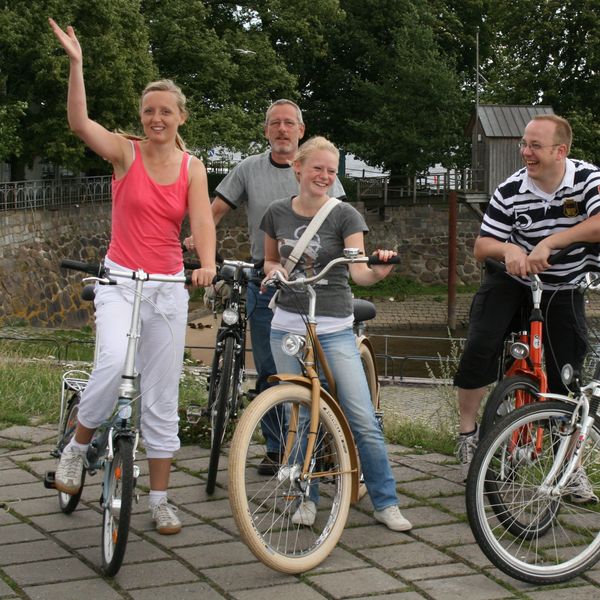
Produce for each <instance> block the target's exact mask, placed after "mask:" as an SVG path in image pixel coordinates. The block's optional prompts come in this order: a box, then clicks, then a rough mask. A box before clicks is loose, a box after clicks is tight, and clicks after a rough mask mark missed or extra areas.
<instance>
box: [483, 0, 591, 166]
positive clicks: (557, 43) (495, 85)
mask: <svg viewBox="0 0 600 600" xmlns="http://www.w3.org/2000/svg"><path fill="white" fill-rule="evenodd" d="M489 19H490V21H491V22H493V24H494V30H493V38H492V45H493V49H494V51H493V53H492V54H491V55H490V57H489V58H488V60H487V62H486V64H485V65H484V73H485V76H486V78H487V80H488V81H489V84H488V85H487V86H486V88H485V99H486V100H488V101H492V102H504V103H518V104H549V105H551V106H552V107H553V108H554V111H555V112H556V113H557V114H560V115H562V116H565V117H567V118H569V119H570V120H571V121H572V125H573V128H574V133H575V145H574V154H575V155H579V156H582V157H585V158H587V159H588V160H592V161H593V162H600V149H598V145H597V142H594V139H596V140H597V133H598V126H597V125H596V124H597V123H598V120H599V119H600V106H599V105H598V102H597V98H598V97H599V94H600V78H599V77H598V72H599V71H600V11H598V2H597V0H560V1H559V0H537V1H536V2H525V1H523V0H513V1H512V2H511V3H510V4H509V3H504V2H497V3H494V4H492V5H491V7H490V15H489ZM580 142H582V143H580Z"/></svg>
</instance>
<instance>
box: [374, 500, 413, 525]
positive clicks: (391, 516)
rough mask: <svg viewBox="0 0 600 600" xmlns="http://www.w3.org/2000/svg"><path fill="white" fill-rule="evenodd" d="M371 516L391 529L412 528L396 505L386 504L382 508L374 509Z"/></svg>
mask: <svg viewBox="0 0 600 600" xmlns="http://www.w3.org/2000/svg"><path fill="white" fill-rule="evenodd" d="M373 517H375V520H376V521H379V522H380V523H383V524H384V525H385V526H386V527H387V528H388V529H391V530H392V531H408V530H409V529H412V524H411V522H410V521H409V520H408V519H407V518H406V517H404V516H402V513H401V512H400V509H399V508H398V507H397V506H388V507H387V508H384V509H383V510H376V511H375V512H374V513H373Z"/></svg>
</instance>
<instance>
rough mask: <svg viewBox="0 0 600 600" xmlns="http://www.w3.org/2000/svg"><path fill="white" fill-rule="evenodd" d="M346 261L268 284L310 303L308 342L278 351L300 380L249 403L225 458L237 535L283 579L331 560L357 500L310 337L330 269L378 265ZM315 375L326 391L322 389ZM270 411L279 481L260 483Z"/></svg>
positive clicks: (346, 448) (354, 257)
mask: <svg viewBox="0 0 600 600" xmlns="http://www.w3.org/2000/svg"><path fill="white" fill-rule="evenodd" d="M344 254H345V256H344V257H340V258H337V259H335V260H333V261H331V262H330V263H329V264H328V265H327V266H326V267H325V268H324V269H323V270H322V271H321V272H320V273H319V274H318V275H316V276H314V277H307V278H301V279H297V280H293V281H290V280H285V279H283V278H282V277H280V274H278V276H277V279H274V280H273V282H274V284H275V285H276V286H289V287H290V288H292V289H294V290H302V291H304V292H306V293H307V294H308V297H309V309H308V314H307V315H306V335H305V336H299V335H296V334H288V335H287V336H285V337H284V340H283V348H284V351H285V352H287V353H288V354H290V355H295V356H297V357H298V359H299V360H300V363H301V364H302V367H303V374H302V375H296V374H278V375H276V376H275V378H276V379H277V381H279V382H281V383H285V384H286V385H277V386H274V387H271V388H268V389H267V390H265V391H264V392H262V393H261V394H259V395H258V396H257V397H256V398H255V399H254V400H253V401H252V402H251V403H250V405H249V407H248V408H247V409H246V410H245V411H244V413H243V414H242V417H241V418H240V420H239V422H238V426H237V429H236V431H235V433H234V436H233V440H232V444H231V449H230V453H229V500H230V503H231V509H232V513H233V517H234V519H235V522H236V524H237V526H238V529H239V532H240V535H241V537H242V539H243V541H244V542H245V543H246V544H247V545H248V547H249V548H250V550H251V551H252V552H253V553H254V555H255V556H256V557H257V558H258V559H259V560H261V561H262V562H263V563H264V564H266V565H267V566H269V567H271V568H273V569H275V570H278V571H282V572H284V573H301V572H305V571H308V570H310V569H312V568H314V567H316V566H317V565H319V564H320V563H321V562H322V561H323V560H324V559H325V558H326V557H327V556H328V555H329V553H330V552H331V551H332V550H333V549H334V548H335V546H336V544H337V542H338V540H339V538H340V536H341V535H342V532H343V530H344V527H345V525H346V520H347V517H348V511H349V508H350V504H351V503H352V502H356V501H357V500H358V499H359V496H360V465H359V459H358V453H357V449H356V446H355V442H354V439H353V437H352V433H351V431H350V426H349V424H348V421H347V419H346V416H345V415H344V413H343V411H342V409H341V407H340V405H339V402H338V400H337V398H336V384H335V381H334V380H333V377H332V375H331V371H330V369H329V366H328V364H327V360H326V358H325V354H324V352H323V349H322V348H321V345H320V343H319V340H318V338H317V335H316V319H315V305H316V294H315V291H314V289H313V284H315V283H316V282H318V281H319V280H320V279H322V278H323V277H324V276H326V275H327V273H328V271H329V270H330V269H331V268H332V267H333V266H335V265H339V264H351V263H354V262H366V263H369V264H381V263H380V261H379V259H378V258H377V257H375V256H370V257H365V256H360V255H359V253H358V251H356V250H353V249H348V250H345V251H344ZM395 258H397V257H395ZM390 262H397V259H396V260H392V261H390ZM388 264H389V262H388ZM357 340H358V343H359V348H361V350H360V351H361V356H363V365H366V367H367V368H369V369H371V367H372V369H375V359H374V354H373V349H372V347H371V346H370V344H367V343H366V342H365V340H364V339H363V340H362V341H360V340H361V338H360V337H357ZM367 354H368V355H369V358H368V359H367V360H365V359H364V356H366V355H367ZM369 365H371V366H369ZM320 372H323V374H324V376H325V378H326V380H327V389H328V390H329V391H327V390H326V389H325V388H324V387H323V386H322V385H321V382H320V379H319V373H320ZM367 380H368V381H369V380H370V385H371V390H372V398H375V400H374V402H375V403H376V402H378V384H377V376H376V372H375V374H374V375H373V373H372V372H370V373H369V375H368V376H367ZM273 409H276V410H273ZM272 410H273V413H272V414H277V415H282V417H281V418H280V419H279V423H278V430H277V431H275V432H273V433H274V435H275V436H276V437H278V438H279V439H285V440H286V444H285V451H284V455H283V457H282V459H281V464H280V467H279V469H278V471H277V473H275V474H274V475H272V476H269V477H265V476H262V475H259V474H258V472H257V466H258V463H259V462H260V460H261V459H262V457H263V456H264V437H263V432H262V430H261V423H262V420H263V417H264V415H266V414H267V413H268V412H270V411H272ZM317 485H318V486H319V496H320V501H319V504H318V508H317V515H316V519H315V522H314V525H312V526H310V527H305V526H302V525H298V524H294V522H293V520H292V517H293V515H294V513H295V511H296V509H297V508H298V505H299V503H300V502H301V500H302V499H303V498H305V497H306V498H308V496H309V493H310V491H311V487H312V486H317Z"/></svg>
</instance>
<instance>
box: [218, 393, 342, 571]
mask: <svg viewBox="0 0 600 600" xmlns="http://www.w3.org/2000/svg"><path fill="white" fill-rule="evenodd" d="M310 405H311V391H310V389H308V388H306V387H304V386H300V385H293V384H286V385H278V386H274V387H271V388H269V389H267V390H265V391H264V392H262V393H261V394H259V395H258V396H257V397H256V398H255V399H254V400H253V401H252V402H251V403H250V405H249V406H248V408H246V410H245V411H244V413H243V414H242V416H241V418H240V420H239V422H238V424H237V428H236V430H235V433H234V435H233V440H232V443H231V448H230V452H229V500H230V503H231V510H232V514H233V518H234V520H235V522H236V524H237V526H238V530H239V532H240V535H241V538H242V540H243V541H244V542H245V543H246V545H247V546H248V548H249V549H250V550H251V551H252V553H253V554H254V555H255V556H256V557H257V558H258V559H259V560H260V561H261V562H263V563H264V564H265V565H267V566H268V567H270V568H272V569H275V570H276V571H280V572H282V573H290V574H292V573H303V572H306V571H309V570H311V569H313V568H314V567H316V566H317V565H319V564H320V563H321V562H322V561H323V560H325V558H327V556H328V555H329V553H330V552H331V551H332V550H333V549H334V548H335V546H336V544H337V542H338V540H339V538H340V536H341V535H342V532H343V530H344V527H345V525H346V520H347V518H348V511H349V507H350V498H351V485H352V473H351V460H350V454H349V444H348V442H347V440H346V439H345V438H344V434H343V430H342V428H341V425H340V423H339V421H338V419H337V417H336V416H335V414H334V413H333V411H332V409H331V408H330V407H329V406H327V405H326V404H325V403H322V405H321V408H320V412H319V430H318V433H317V443H316V444H315V454H314V462H313V470H312V472H318V473H319V475H317V476H316V477H315V481H316V480H318V481H319V493H320V501H319V504H318V510H317V515H316V520H315V523H314V525H312V526H311V527H305V526H302V525H295V524H293V523H292V520H291V519H292V516H293V514H294V513H295V511H296V507H297V503H298V502H299V501H300V499H301V498H302V497H304V496H305V495H306V493H308V491H307V490H302V489H300V482H299V480H298V478H297V477H294V474H293V470H294V469H295V468H297V471H296V474H299V470H300V469H299V467H296V465H299V464H301V462H302V455H303V452H302V447H299V446H302V444H300V445H299V444H294V445H293V448H294V449H293V450H292V452H291V454H290V460H289V462H288V464H287V465H283V466H282V467H280V469H279V471H278V473H277V474H274V475H272V476H269V477H268V478H267V477H265V476H260V475H257V466H258V463H259V462H260V460H261V458H262V457H263V455H264V446H263V443H262V442H260V441H259V440H264V438H263V436H262V432H261V421H262V419H263V417H264V415H265V414H267V413H268V412H269V411H271V410H273V409H274V408H275V409H276V408H278V407H281V408H282V409H283V414H286V415H287V416H288V419H289V415H290V414H292V411H295V410H302V411H309V410H310ZM274 414H281V413H280V412H277V413H275V412H274ZM303 414H306V413H303ZM280 421H281V419H280ZM278 428H279V431H277V432H275V434H276V435H278V436H283V439H286V437H287V435H288V430H287V425H286V424H285V423H280V424H279V426H278ZM298 439H304V438H303V436H302V432H301V431H300V430H299V433H298ZM326 448H327V451H328V452H329V455H328V456H326V455H325V449H326ZM317 464H318V465H319V467H318V468H317V469H314V467H315V466H316V465H317ZM330 468H331V471H330V470H328V469H330ZM286 470H287V473H286Z"/></svg>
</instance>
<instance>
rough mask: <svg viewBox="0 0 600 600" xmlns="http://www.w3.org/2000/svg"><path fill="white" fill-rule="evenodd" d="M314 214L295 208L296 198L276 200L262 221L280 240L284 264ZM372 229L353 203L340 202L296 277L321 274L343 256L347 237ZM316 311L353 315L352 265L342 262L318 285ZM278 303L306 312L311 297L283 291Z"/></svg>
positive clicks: (304, 255) (307, 250) (307, 251)
mask: <svg viewBox="0 0 600 600" xmlns="http://www.w3.org/2000/svg"><path fill="white" fill-rule="evenodd" d="M311 219H312V217H303V216H301V215H299V214H297V213H295V212H294V210H293V209H292V199H291V198H284V199H283V200H277V201H276V202H274V203H272V204H271V206H269V208H267V211H266V212H265V215H264V217H263V219H262V222H261V224H260V228H261V229H262V230H263V231H264V232H265V233H266V234H267V235H269V236H270V237H272V238H273V239H275V240H277V246H278V248H279V255H280V256H281V264H282V265H283V264H285V262H286V260H287V259H288V258H289V256H290V254H291V252H292V250H293V248H294V247H295V245H296V243H297V242H298V240H299V239H300V236H301V235H302V234H303V233H304V230H305V229H306V227H307V226H308V224H309V223H310V221H311ZM368 230H369V228H368V227H367V224H366V223H365V220H364V219H363V217H362V215H361V214H360V213H359V212H358V211H357V210H356V209H355V208H354V207H353V206H351V205H350V204H347V203H346V202H340V203H339V204H337V205H336V206H335V207H334V208H333V210H332V211H331V212H330V213H329V214H328V215H327V218H326V219H325V221H323V223H322V225H321V227H319V229H318V231H317V232H316V233H315V235H314V237H313V238H312V240H311V241H310V242H309V243H308V244H307V246H306V248H305V250H304V252H303V253H302V256H301V257H300V260H299V261H298V264H297V265H296V266H295V267H294V270H293V271H292V277H293V276H294V275H296V276H302V277H311V276H313V275H316V274H317V273H319V272H320V271H321V270H322V269H323V267H324V266H325V265H326V264H327V263H329V262H330V261H331V260H333V259H334V258H337V257H338V256H342V255H343V250H344V247H345V244H344V239H345V238H346V237H348V236H349V235H351V234H353V233H357V232H359V231H362V232H365V233H366V232H367V231H368ZM315 290H316V292H317V304H316V314H317V315H321V316H327V317H339V318H343V317H347V316H349V315H351V314H352V310H353V309H352V293H351V291H350V284H349V283H348V267H347V266H346V265H338V266H337V267H334V268H333V269H331V271H329V272H328V273H327V276H326V277H325V279H322V280H321V281H320V282H319V283H318V284H317V285H316V286H315ZM277 306H280V307H281V308H283V309H284V310H287V311H290V312H295V313H299V312H306V310H307V309H308V298H307V296H306V294H304V293H294V292H292V291H288V290H283V289H282V290H281V291H280V292H279V295H278V297H277Z"/></svg>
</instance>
